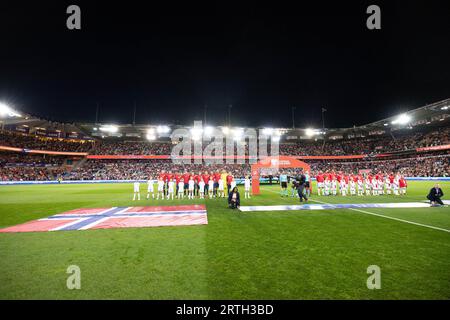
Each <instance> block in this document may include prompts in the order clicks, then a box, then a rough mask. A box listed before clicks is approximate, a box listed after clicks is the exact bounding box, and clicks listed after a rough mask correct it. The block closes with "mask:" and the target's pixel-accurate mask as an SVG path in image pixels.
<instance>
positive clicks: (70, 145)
mask: <svg viewBox="0 0 450 320" xmlns="http://www.w3.org/2000/svg"><path fill="white" fill-rule="evenodd" d="M0 146H7V147H14V148H22V149H34V150H47V151H63V152H88V151H90V150H91V149H92V147H93V146H94V143H93V142H90V141H75V140H68V139H54V138H45V137H39V136H32V135H25V134H20V133H13V132H10V131H6V130H4V131H0Z"/></svg>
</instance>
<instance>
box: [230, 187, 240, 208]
mask: <svg viewBox="0 0 450 320" xmlns="http://www.w3.org/2000/svg"><path fill="white" fill-rule="evenodd" d="M228 205H229V206H230V208H231V209H236V208H239V207H240V205H241V197H240V196H239V191H238V188H237V187H234V188H233V190H232V191H231V192H230V194H229V195H228Z"/></svg>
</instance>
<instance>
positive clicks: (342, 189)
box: [339, 178, 347, 197]
mask: <svg viewBox="0 0 450 320" xmlns="http://www.w3.org/2000/svg"><path fill="white" fill-rule="evenodd" d="M339 191H340V193H341V195H343V196H344V197H345V196H347V186H346V184H345V180H344V179H343V178H342V179H341V182H340V183H339Z"/></svg>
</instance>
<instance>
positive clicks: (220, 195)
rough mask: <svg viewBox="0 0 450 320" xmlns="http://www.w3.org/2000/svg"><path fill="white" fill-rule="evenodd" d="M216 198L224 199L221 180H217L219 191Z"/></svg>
mask: <svg viewBox="0 0 450 320" xmlns="http://www.w3.org/2000/svg"><path fill="white" fill-rule="evenodd" d="M218 190H219V191H218V193H217V196H218V197H221V198H225V191H224V184H223V179H219V189H218Z"/></svg>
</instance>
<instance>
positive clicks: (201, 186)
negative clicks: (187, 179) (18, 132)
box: [198, 179, 205, 199]
mask: <svg viewBox="0 0 450 320" xmlns="http://www.w3.org/2000/svg"><path fill="white" fill-rule="evenodd" d="M198 191H199V194H200V199H205V182H204V181H203V179H200V182H199V183H198Z"/></svg>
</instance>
